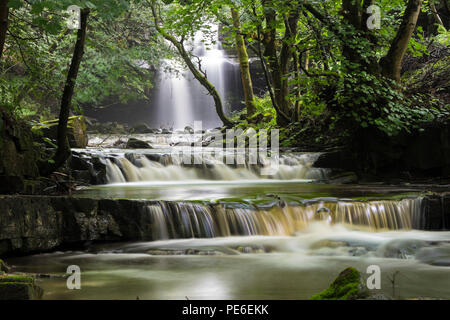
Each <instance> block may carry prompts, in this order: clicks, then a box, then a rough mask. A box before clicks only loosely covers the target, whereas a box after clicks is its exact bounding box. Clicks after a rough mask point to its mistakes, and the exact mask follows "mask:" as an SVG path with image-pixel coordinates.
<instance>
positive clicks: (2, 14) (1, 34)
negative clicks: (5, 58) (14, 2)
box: [0, 0, 9, 61]
mask: <svg viewBox="0 0 450 320" xmlns="http://www.w3.org/2000/svg"><path fill="white" fill-rule="evenodd" d="M8 15H9V7H8V0H0V61H1V59H2V54H3V47H4V46H5V39H6V32H7V31H8Z"/></svg>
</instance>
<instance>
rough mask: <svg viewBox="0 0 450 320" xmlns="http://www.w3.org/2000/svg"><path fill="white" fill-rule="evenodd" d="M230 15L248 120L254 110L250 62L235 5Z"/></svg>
mask: <svg viewBox="0 0 450 320" xmlns="http://www.w3.org/2000/svg"><path fill="white" fill-rule="evenodd" d="M231 16H232V18H233V27H234V32H235V38H236V39H235V41H236V48H237V52H238V58H239V65H240V69H241V78H242V88H243V89H244V97H245V105H246V107H247V119H248V120H249V121H250V118H251V116H253V115H254V114H255V112H256V108H255V96H254V93H253V83H252V78H251V76H250V63H249V61H248V54H247V48H246V47H245V41H244V37H243V36H242V34H241V22H240V17H239V12H238V10H237V9H236V8H235V7H232V8H231Z"/></svg>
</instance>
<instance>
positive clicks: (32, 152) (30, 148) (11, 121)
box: [0, 109, 45, 193]
mask: <svg viewBox="0 0 450 320" xmlns="http://www.w3.org/2000/svg"><path fill="white" fill-rule="evenodd" d="M44 153H45V152H44V148H43V147H42V146H41V145H40V144H37V143H35V142H34V136H33V132H32V130H31V127H30V126H29V125H28V124H27V123H25V122H23V121H20V120H17V119H15V118H14V117H12V116H10V115H9V114H7V113H5V112H3V111H2V110H1V109H0V177H1V178H0V180H1V181H0V186H1V187H0V189H1V190H0V191H1V192H2V193H17V192H20V191H21V189H22V188H23V179H35V178H37V177H38V176H39V168H38V165H37V164H38V162H39V161H40V160H41V158H42V157H43V156H44Z"/></svg>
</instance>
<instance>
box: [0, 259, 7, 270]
mask: <svg viewBox="0 0 450 320" xmlns="http://www.w3.org/2000/svg"><path fill="white" fill-rule="evenodd" d="M1 272H9V267H8V265H7V264H6V263H5V262H4V261H3V260H2V259H0V273H1Z"/></svg>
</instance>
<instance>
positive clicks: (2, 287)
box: [0, 276, 44, 300]
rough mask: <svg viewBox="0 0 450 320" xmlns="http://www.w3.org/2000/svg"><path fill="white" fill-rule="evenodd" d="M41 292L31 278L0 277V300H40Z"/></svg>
mask: <svg viewBox="0 0 450 320" xmlns="http://www.w3.org/2000/svg"><path fill="white" fill-rule="evenodd" d="M43 292H44V291H43V290H42V289H41V288H40V287H38V286H36V285H35V283H34V278H32V277H26V276H0V300H34V299H41V298H42V294H43Z"/></svg>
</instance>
